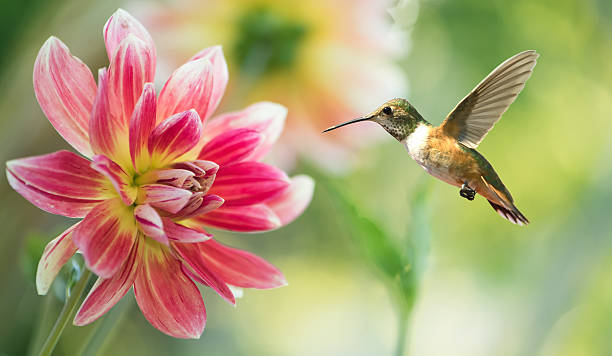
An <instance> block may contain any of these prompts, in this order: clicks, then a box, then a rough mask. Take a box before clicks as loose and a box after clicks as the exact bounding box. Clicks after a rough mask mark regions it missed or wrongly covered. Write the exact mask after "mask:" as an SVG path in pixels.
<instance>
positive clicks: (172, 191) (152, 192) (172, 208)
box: [138, 184, 192, 214]
mask: <svg viewBox="0 0 612 356" xmlns="http://www.w3.org/2000/svg"><path fill="white" fill-rule="evenodd" d="M140 190H141V192H142V196H139V197H138V203H139V204H150V205H151V206H154V207H156V208H159V209H163V210H165V211H167V212H169V213H173V214H175V213H177V212H179V211H180V210H181V209H182V208H183V207H184V206H185V204H187V203H188V202H189V199H190V198H191V195H192V193H191V192H190V191H188V190H185V189H181V188H177V187H173V186H169V185H165V184H145V185H143V186H141V187H140Z"/></svg>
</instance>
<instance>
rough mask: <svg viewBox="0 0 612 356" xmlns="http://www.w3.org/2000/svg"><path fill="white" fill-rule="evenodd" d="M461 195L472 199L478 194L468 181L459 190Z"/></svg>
mask: <svg viewBox="0 0 612 356" xmlns="http://www.w3.org/2000/svg"><path fill="white" fill-rule="evenodd" d="M459 195H461V196H462V197H464V198H465V199H467V200H469V201H472V200H474V197H475V196H476V191H475V190H474V189H472V188H470V187H468V185H467V183H463V185H462V186H461V189H460V190H459Z"/></svg>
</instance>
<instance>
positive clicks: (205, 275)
mask: <svg viewBox="0 0 612 356" xmlns="http://www.w3.org/2000/svg"><path fill="white" fill-rule="evenodd" d="M172 247H173V249H174V251H175V252H176V253H177V255H178V256H179V257H180V258H181V260H182V261H183V263H185V264H187V265H188V266H189V267H190V268H191V269H192V270H193V272H194V273H195V275H197V276H198V277H200V278H201V279H202V281H203V282H204V283H203V284H205V285H207V286H209V287H210V288H212V289H213V290H214V291H215V292H217V293H218V294H219V295H220V296H221V297H223V299H225V300H227V301H228V302H229V303H231V304H232V305H235V304H236V299H235V298H234V294H233V293H232V291H231V290H230V289H229V287H228V286H227V284H226V283H225V282H224V281H223V280H222V279H221V278H219V276H217V275H216V274H215V273H213V272H212V271H211V270H210V269H209V268H208V266H207V263H206V261H205V260H204V258H203V257H202V254H201V252H200V249H199V248H198V246H197V244H184V243H172Z"/></svg>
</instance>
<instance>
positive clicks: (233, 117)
mask: <svg viewBox="0 0 612 356" xmlns="http://www.w3.org/2000/svg"><path fill="white" fill-rule="evenodd" d="M286 116H287V109H286V108H285V107H284V106H282V105H279V104H275V103H270V102H260V103H255V104H253V105H250V106H249V107H247V108H246V109H244V110H241V111H235V112H230V113H226V114H223V115H220V116H218V117H216V118H213V119H211V120H210V122H209V123H208V125H207V126H206V131H205V132H204V141H205V142H208V141H210V140H212V139H213V138H215V137H217V136H219V135H221V134H223V133H224V132H227V131H229V130H232V129H239V128H247V129H251V130H255V131H257V132H259V133H261V134H262V135H263V136H264V140H263V142H262V143H261V144H260V145H259V146H258V147H257V149H256V150H255V152H253V154H252V155H251V156H250V157H249V159H250V160H259V159H261V158H262V157H263V156H265V155H266V154H267V153H268V152H269V151H270V149H271V148H272V146H273V145H274V143H275V142H276V140H277V139H278V137H279V136H280V134H281V132H282V131H283V127H284V126H285V118H286Z"/></svg>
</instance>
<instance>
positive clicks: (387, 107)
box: [382, 106, 393, 115]
mask: <svg viewBox="0 0 612 356" xmlns="http://www.w3.org/2000/svg"><path fill="white" fill-rule="evenodd" d="M382 111H383V113H384V114H385V115H391V114H393V110H391V107H390V106H385V107H384V108H383V110H382Z"/></svg>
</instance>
